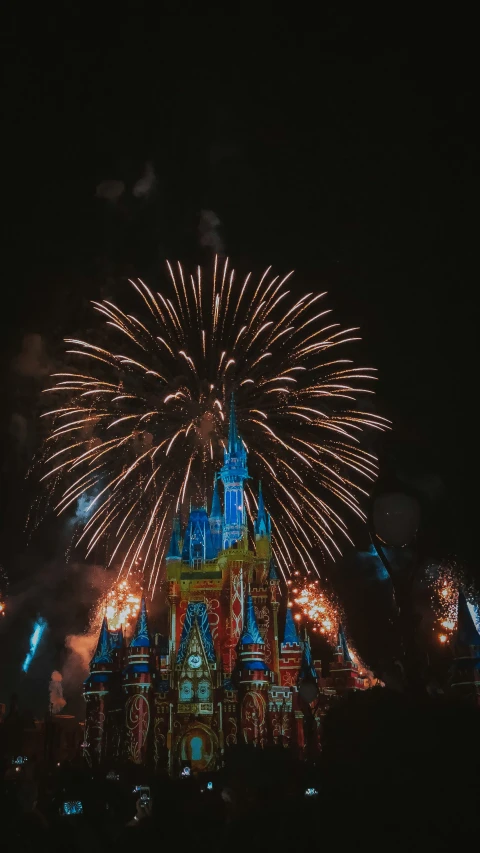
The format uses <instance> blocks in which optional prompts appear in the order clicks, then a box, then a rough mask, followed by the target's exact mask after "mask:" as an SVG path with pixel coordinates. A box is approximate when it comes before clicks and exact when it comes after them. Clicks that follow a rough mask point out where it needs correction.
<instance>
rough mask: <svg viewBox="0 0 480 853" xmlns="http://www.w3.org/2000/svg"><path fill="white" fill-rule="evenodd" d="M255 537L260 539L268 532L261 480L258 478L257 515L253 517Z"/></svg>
mask: <svg viewBox="0 0 480 853" xmlns="http://www.w3.org/2000/svg"><path fill="white" fill-rule="evenodd" d="M254 526H255V538H256V539H260V537H262V536H268V533H269V529H268V528H269V524H268V516H267V513H266V511H265V502H264V500H263V492H262V481H261V480H259V483H258V510H257V517H256V519H255V525H254Z"/></svg>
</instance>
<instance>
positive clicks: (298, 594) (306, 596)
mask: <svg viewBox="0 0 480 853" xmlns="http://www.w3.org/2000/svg"><path fill="white" fill-rule="evenodd" d="M295 574H297V573H295ZM287 583H288V586H289V591H290V593H291V594H292V596H293V604H295V605H296V607H298V608H299V612H298V613H297V614H296V616H295V618H298V621H300V619H301V618H302V616H304V617H305V618H306V619H308V620H309V621H310V622H311V623H312V624H313V630H314V631H317V632H318V633H319V634H323V635H324V636H325V638H326V639H327V640H328V641H329V642H330V643H331V644H332V645H336V643H337V638H338V629H339V625H340V622H341V617H340V612H339V608H338V605H337V604H336V603H335V601H334V599H333V596H331V595H327V593H326V592H325V591H324V590H323V589H322V588H321V587H320V583H319V581H318V580H315V581H308V580H303V579H302V578H298V579H297V578H295V579H294V580H293V581H292V580H290V579H289V580H288V581H287ZM297 584H298V586H297Z"/></svg>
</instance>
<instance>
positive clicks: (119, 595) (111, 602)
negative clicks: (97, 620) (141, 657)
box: [99, 580, 141, 632]
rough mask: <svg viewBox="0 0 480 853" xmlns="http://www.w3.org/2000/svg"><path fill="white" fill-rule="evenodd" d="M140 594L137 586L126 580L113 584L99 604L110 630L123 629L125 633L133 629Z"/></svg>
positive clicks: (138, 609)
mask: <svg viewBox="0 0 480 853" xmlns="http://www.w3.org/2000/svg"><path fill="white" fill-rule="evenodd" d="M140 603H141V593H140V590H139V588H138V585H133V584H132V583H131V582H129V581H128V580H122V581H119V582H118V583H116V584H114V585H113V586H112V588H111V589H110V590H109V591H108V592H107V594H106V596H105V598H104V599H103V600H102V601H101V603H100V608H99V610H100V612H101V614H102V616H103V615H105V616H106V617H107V622H108V627H109V629H110V630H114V631H117V630H118V629H119V628H123V629H124V630H125V631H126V632H128V631H130V630H131V628H132V627H133V624H134V622H135V619H136V618H137V616H138V613H139V611H140Z"/></svg>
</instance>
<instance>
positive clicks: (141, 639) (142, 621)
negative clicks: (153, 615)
mask: <svg viewBox="0 0 480 853" xmlns="http://www.w3.org/2000/svg"><path fill="white" fill-rule="evenodd" d="M130 646H131V647H133V648H149V647H150V635H149V633H148V623H147V605H146V603H145V596H142V603H141V605H140V613H139V614H138V619H137V624H136V625H135V631H134V632H133V637H132V642H131V643H130Z"/></svg>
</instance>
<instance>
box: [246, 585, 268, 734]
mask: <svg viewBox="0 0 480 853" xmlns="http://www.w3.org/2000/svg"><path fill="white" fill-rule="evenodd" d="M239 666H240V691H241V696H242V702H241V726H242V732H243V736H244V738H245V741H246V742H247V743H253V744H254V745H255V746H262V747H263V746H265V745H266V742H267V710H268V685H269V680H270V679H269V670H268V667H267V664H266V663H265V643H264V641H263V640H262V637H261V634H260V631H259V629H258V625H257V620H256V618H255V609H254V606H253V599H252V596H251V595H250V593H249V594H248V595H247V601H246V605H245V626H244V628H243V631H242V636H241V637H240V650H239Z"/></svg>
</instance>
